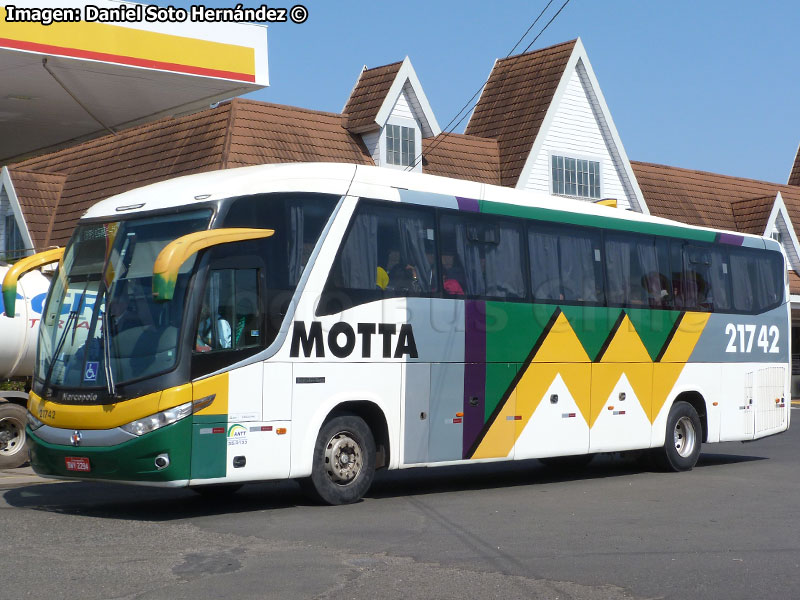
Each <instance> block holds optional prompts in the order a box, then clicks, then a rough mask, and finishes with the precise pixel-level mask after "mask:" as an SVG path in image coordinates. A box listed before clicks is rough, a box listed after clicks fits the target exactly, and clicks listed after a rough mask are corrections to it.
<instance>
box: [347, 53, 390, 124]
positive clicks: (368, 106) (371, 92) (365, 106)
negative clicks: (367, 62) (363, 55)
mask: <svg viewBox="0 0 800 600" xmlns="http://www.w3.org/2000/svg"><path fill="white" fill-rule="evenodd" d="M402 64H403V62H402V61H400V62H396V63H392V64H390V65H384V66H382V67H375V68H374V69H365V70H363V71H361V75H360V76H359V78H358V81H357V82H356V85H355V87H354V88H353V91H352V92H350V98H348V100H347V104H346V105H345V107H344V110H343V111H342V112H343V113H344V115H345V127H346V128H347V129H348V130H350V131H352V132H356V133H360V132H364V131H369V130H370V129H374V128H375V127H377V125H376V124H375V117H376V116H377V115H378V111H379V110H380V108H381V105H382V104H383V101H384V100H385V99H386V94H388V93H389V88H390V87H392V83H393V82H394V79H395V76H396V75H397V72H398V71H399V70H400V66H401V65H402Z"/></svg>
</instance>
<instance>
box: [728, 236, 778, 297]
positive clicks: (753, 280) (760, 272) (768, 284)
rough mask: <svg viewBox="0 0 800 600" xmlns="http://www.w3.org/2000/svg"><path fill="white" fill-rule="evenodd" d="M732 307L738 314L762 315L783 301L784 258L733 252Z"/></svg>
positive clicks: (774, 255)
mask: <svg viewBox="0 0 800 600" xmlns="http://www.w3.org/2000/svg"><path fill="white" fill-rule="evenodd" d="M730 262H731V283H732V288H733V289H732V291H733V307H734V309H735V310H736V311H739V312H763V311H765V310H769V309H771V308H774V307H776V306H778V304H780V302H781V301H782V299H783V285H784V269H785V267H784V266H783V257H782V256H781V255H780V254H778V253H777V252H759V251H752V250H747V249H746V248H740V249H736V250H732V251H731V254H730Z"/></svg>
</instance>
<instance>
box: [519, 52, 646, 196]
mask: <svg viewBox="0 0 800 600" xmlns="http://www.w3.org/2000/svg"><path fill="white" fill-rule="evenodd" d="M539 136H544V137H543V141H542V143H541V145H539V150H538V153H537V156H536V157H535V160H534V161H533V163H532V168H531V170H530V172H529V174H528V176H527V178H526V179H525V181H523V177H524V176H525V171H524V170H523V173H522V174H521V176H520V181H519V183H518V185H517V187H518V188H525V189H529V190H537V191H541V192H544V193H548V194H549V193H551V178H552V175H551V169H550V156H551V155H557V156H568V157H571V158H582V159H589V160H594V161H599V162H600V170H601V183H600V197H601V198H616V199H617V201H618V206H619V208H623V209H628V208H630V207H631V204H632V203H631V200H630V199H631V197H632V196H633V191H632V190H631V191H630V192H627V191H626V187H629V186H626V185H625V182H627V176H626V175H625V174H624V172H623V169H622V168H621V164H622V163H621V158H620V156H619V154H618V153H617V152H616V151H611V150H610V149H611V148H614V147H615V145H614V144H613V143H612V139H611V134H610V131H609V129H608V126H607V125H606V123H605V120H604V119H603V118H602V111H601V110H600V106H599V103H598V102H597V98H596V96H595V95H594V94H593V93H591V85H590V84H589V80H588V77H587V75H586V69H585V68H584V66H583V63H582V61H578V64H577V65H576V69H575V70H573V72H572V75H571V76H570V78H569V81H568V83H567V87H566V89H565V91H564V95H563V96H562V97H561V100H560V102H559V103H558V106H557V107H556V112H555V114H554V115H553V119H552V121H551V122H550V124H549V126H548V127H547V129H546V131H540V132H539ZM529 164H530V163H529Z"/></svg>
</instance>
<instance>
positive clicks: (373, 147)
mask: <svg viewBox="0 0 800 600" xmlns="http://www.w3.org/2000/svg"><path fill="white" fill-rule="evenodd" d="M381 133H383V129H378V130H376V131H369V132H367V133H362V134H361V139H362V140H364V144H365V145H366V147H367V150H369V155H370V156H371V157H372V160H373V161H375V166H377V167H380V166H381V143H380V142H381Z"/></svg>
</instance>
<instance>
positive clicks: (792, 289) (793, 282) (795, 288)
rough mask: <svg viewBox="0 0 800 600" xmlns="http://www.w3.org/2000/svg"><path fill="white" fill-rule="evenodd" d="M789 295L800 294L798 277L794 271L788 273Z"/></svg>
mask: <svg viewBox="0 0 800 600" xmlns="http://www.w3.org/2000/svg"><path fill="white" fill-rule="evenodd" d="M789 293H790V294H791V295H792V296H795V295H797V294H800V275H798V274H797V273H795V272H794V271H789Z"/></svg>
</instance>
